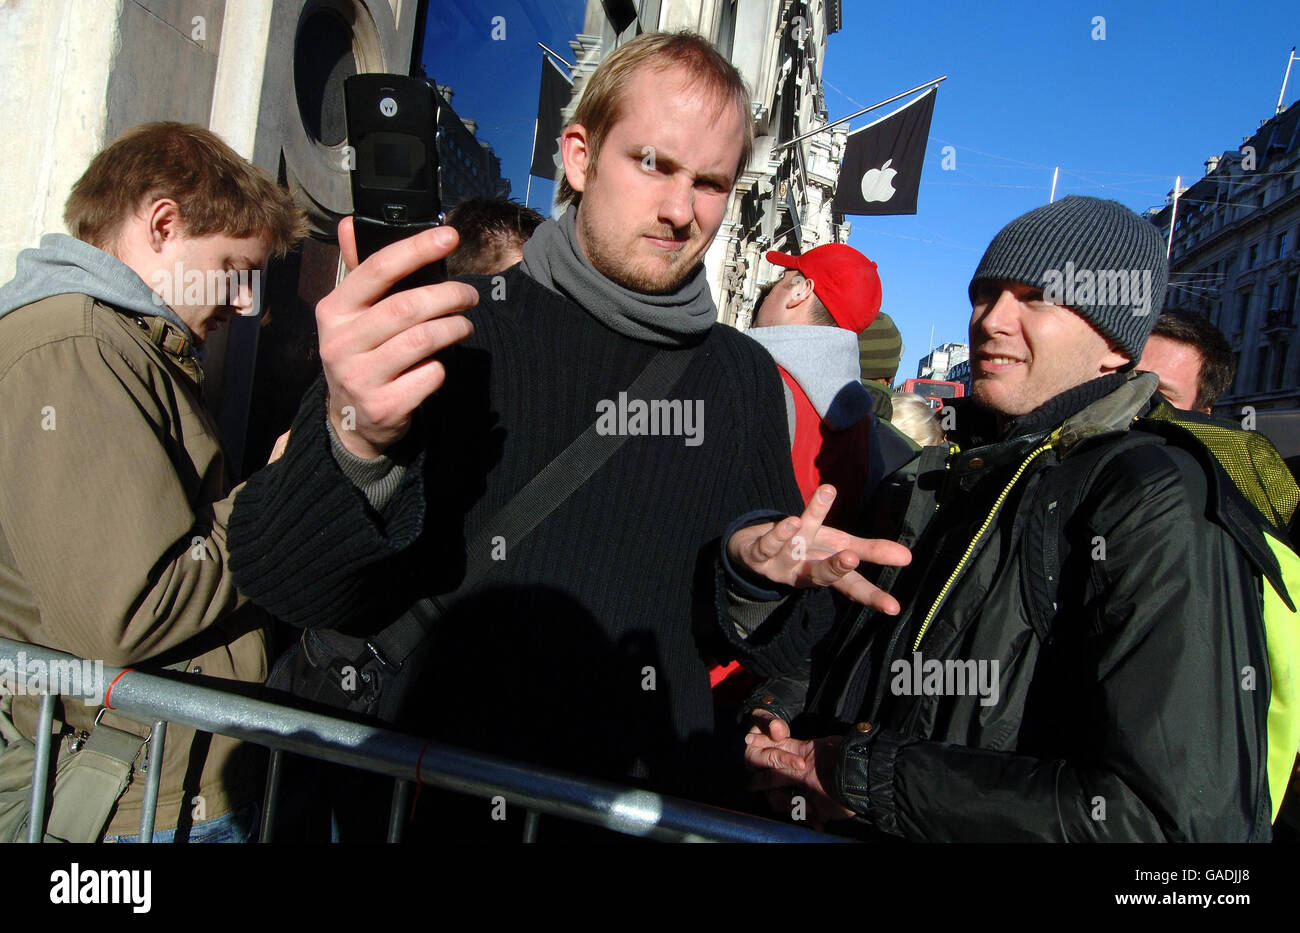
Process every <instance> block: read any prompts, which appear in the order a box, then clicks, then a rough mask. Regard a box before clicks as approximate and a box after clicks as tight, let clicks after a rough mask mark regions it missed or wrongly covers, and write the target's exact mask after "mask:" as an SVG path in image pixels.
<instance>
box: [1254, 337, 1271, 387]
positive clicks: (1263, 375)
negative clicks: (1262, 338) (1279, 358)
mask: <svg viewBox="0 0 1300 933" xmlns="http://www.w3.org/2000/svg"><path fill="white" fill-rule="evenodd" d="M1269 349H1270V348H1269V347H1268V345H1267V344H1265V345H1264V346H1262V347H1260V348H1259V355H1258V357H1257V358H1256V364H1255V391H1256V392H1267V391H1268V377H1269V365H1268V358H1269Z"/></svg>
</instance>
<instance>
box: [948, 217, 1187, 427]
mask: <svg viewBox="0 0 1300 933" xmlns="http://www.w3.org/2000/svg"><path fill="white" fill-rule="evenodd" d="M1164 253H1165V250H1164V243H1163V241H1162V240H1161V237H1160V233H1159V231H1158V230H1156V228H1155V226H1154V225H1152V224H1150V223H1148V222H1147V221H1145V220H1143V219H1142V218H1141V217H1139V216H1138V215H1137V214H1135V213H1133V211H1131V210H1129V209H1128V208H1127V207H1125V206H1124V205H1122V204H1119V203H1118V202H1116V201H1103V200H1100V199H1099V198H1085V197H1077V196H1074V195H1071V196H1069V197H1066V198H1063V199H1062V200H1060V201H1057V202H1055V203H1053V204H1045V205H1043V206H1042V207H1038V208H1035V209H1034V210H1032V211H1030V212H1029V213H1027V214H1022V215H1021V216H1019V217H1017V218H1016V219H1015V220H1013V221H1011V223H1009V224H1007V225H1006V226H1005V227H1003V228H1002V230H1001V231H999V232H998V235H997V236H995V237H994V238H993V242H992V243H990V244H989V247H988V249H987V250H986V251H985V252H984V258H983V259H981V260H980V264H979V266H978V267H977V268H976V270H975V274H974V276H972V278H971V282H970V290H969V292H970V300H971V323H970V347H971V378H972V387H973V390H974V395H975V397H976V399H978V400H979V401H980V402H981V403H982V404H983V405H984V406H985V407H987V408H991V409H993V410H995V411H997V412H998V413H1000V414H1002V415H1004V416H1018V415H1023V414H1026V413H1027V412H1030V411H1032V410H1033V409H1035V408H1037V407H1038V406H1039V405H1042V404H1043V403H1044V402H1046V401H1047V400H1048V399H1051V398H1053V397H1054V396H1056V395H1058V394H1060V393H1061V392H1063V391H1065V390H1066V389H1069V388H1070V387H1072V386H1075V385H1078V384H1080V383H1082V382H1087V381H1089V380H1092V379H1095V378H1097V377H1099V376H1102V375H1105V374H1106V373H1110V372H1127V371H1128V370H1130V369H1132V368H1133V365H1134V363H1135V362H1136V361H1137V360H1138V359H1139V358H1140V357H1141V356H1142V347H1143V346H1144V345H1145V344H1146V340H1147V335H1148V334H1150V333H1151V328H1152V327H1153V326H1154V325H1155V320H1156V317H1157V316H1158V315H1159V313H1160V308H1161V307H1162V306H1163V305H1164V298H1165V285H1166V283H1167V281H1168V277H1169V273H1168V266H1167V264H1166V262H1165V255H1164Z"/></svg>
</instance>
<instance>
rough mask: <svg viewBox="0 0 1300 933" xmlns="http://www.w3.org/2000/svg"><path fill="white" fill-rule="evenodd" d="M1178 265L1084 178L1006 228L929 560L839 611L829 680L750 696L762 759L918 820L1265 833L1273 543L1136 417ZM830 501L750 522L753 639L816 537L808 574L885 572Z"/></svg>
mask: <svg viewBox="0 0 1300 933" xmlns="http://www.w3.org/2000/svg"><path fill="white" fill-rule="evenodd" d="M1120 276H1122V277H1123V278H1122V281H1123V284H1124V285H1125V286H1126V287H1125V288H1124V289H1123V290H1122V291H1121V290H1120V289H1118V288H1116V287H1114V286H1115V283H1118V282H1120V281H1121V279H1120ZM1085 281H1086V282H1087V283H1088V285H1087V288H1086V289H1085V288H1084V287H1083V285H1082V283H1084V282H1085ZM1103 281H1104V282H1106V283H1107V284H1106V287H1105V288H1102V287H1101V285H1100V283H1101V282H1103ZM1165 282H1166V264H1165V256H1164V244H1163V241H1162V240H1161V238H1160V235H1159V231H1157V230H1156V229H1155V228H1154V227H1153V226H1151V225H1150V224H1149V223H1147V222H1146V221H1143V220H1142V219H1141V218H1139V217H1138V216H1137V215H1136V214H1134V213H1133V212H1132V211H1129V210H1128V209H1127V208H1125V207H1123V206H1122V205H1119V204H1117V203H1115V202H1113V201H1101V200H1097V199H1095V198H1079V197H1067V198H1065V199H1063V200H1061V201H1058V202H1056V203H1054V204H1050V205H1045V206H1043V207H1040V208H1037V209H1035V210H1033V211H1031V212H1029V213H1028V214H1025V215H1023V216H1022V217H1019V218H1017V219H1016V220H1014V221H1012V222H1011V223H1010V224H1008V225H1007V226H1006V227H1005V228H1003V230H1002V231H1001V232H1000V233H999V234H998V235H997V236H996V237H995V238H994V240H993V242H992V243H991V244H990V246H989V248H988V250H987V252H986V253H985V255H984V257H983V259H982V260H981V262H980V265H979V267H978V268H977V269H976V270H975V275H974V276H973V278H972V280H971V284H970V297H971V304H972V312H971V323H970V339H971V364H972V373H973V380H974V392H973V396H972V398H971V399H968V400H966V399H963V400H960V401H961V402H968V404H964V405H961V404H959V405H957V406H954V411H955V415H956V417H955V424H954V425H953V427H952V429H951V430H950V431H949V432H948V437H949V440H950V441H955V442H956V443H955V444H948V445H945V446H940V447H932V448H927V451H926V453H927V454H928V455H929V456H923V457H922V459H921V461H920V464H919V466H918V470H917V472H918V480H917V482H915V483H914V484H913V486H912V490H911V492H912V499H911V500H910V504H911V505H915V504H919V506H920V507H919V508H916V509H909V511H908V519H907V520H906V521H905V522H904V527H903V535H902V543H904V544H906V545H907V546H909V547H911V549H912V553H913V560H912V564H911V566H909V567H908V568H907V569H905V570H904V571H903V572H902V573H901V574H899V575H898V576H897V579H896V580H886V579H884V577H882V576H877V577H876V578H875V582H876V583H878V584H880V585H882V586H885V587H886V588H888V589H889V590H890V592H891V594H892V596H893V597H894V598H895V599H896V600H897V603H898V608H897V609H896V610H895V613H894V616H895V617H894V618H889V617H888V616H886V615H885V614H884V613H876V614H874V615H871V614H869V613H867V612H865V611H862V612H859V613H855V614H853V615H851V616H849V617H848V618H846V619H845V620H844V621H845V624H844V625H842V626H841V627H840V628H839V629H838V631H837V637H836V639H835V640H834V642H833V644H831V645H829V646H827V649H826V650H825V652H824V654H822V655H820V656H818V657H817V658H815V660H816V662H817V665H816V670H815V671H814V673H813V676H812V678H811V681H812V692H811V694H810V695H808V696H801V695H800V690H799V688H800V687H801V686H802V684H803V683H806V682H807V681H806V678H805V679H802V682H801V678H791V677H787V678H785V679H784V680H783V679H781V678H777V679H776V680H775V681H774V682H773V684H772V686H771V688H770V689H769V690H767V691H766V692H764V693H761V694H759V695H758V696H757V697H756V698H755V701H754V702H755V704H756V707H757V709H758V710H761V711H763V712H758V713H756V718H757V719H759V724H758V725H756V726H755V727H754V729H753V730H752V731H751V733H750V735H749V736H748V737H747V742H748V749H747V758H748V760H749V761H750V763H751V764H752V765H753V766H755V767H757V768H760V769H761V773H762V774H763V775H764V776H765V778H766V780H767V781H768V783H769V785H770V786H771V787H772V788H773V792H774V793H784V794H785V795H786V802H787V803H788V802H789V801H790V800H791V799H793V798H792V797H791V796H790V795H791V792H792V791H793V793H795V794H799V795H801V796H803V797H804V804H805V805H806V807H807V809H808V815H809V816H810V817H815V818H817V819H818V820H843V819H847V818H852V819H853V820H854V823H853V824H840V825H842V826H844V828H845V830H846V831H849V832H853V833H856V834H863V835H868V836H872V835H878V834H883V835H886V836H895V837H903V838H906V839H912V840H928V841H1030V840H1039V841H1090V840H1092V841H1103V840H1109V841H1139V840H1169V841H1199V840H1213V841H1249V840H1267V839H1268V838H1269V836H1270V822H1271V821H1270V792H1269V787H1268V783H1267V777H1268V775H1267V774H1266V767H1265V761H1266V754H1267V752H1266V745H1267V738H1266V719H1267V718H1268V704H1269V686H1268V673H1267V672H1268V661H1267V658H1266V656H1265V646H1264V630H1263V625H1262V624H1261V612H1262V608H1261V607H1262V597H1261V589H1260V576H1259V573H1258V572H1257V569H1256V567H1255V566H1254V565H1253V564H1252V560H1254V559H1255V557H1254V556H1252V555H1254V553H1255V552H1254V551H1252V550H1251V549H1250V547H1249V546H1240V545H1239V542H1241V541H1243V540H1246V539H1243V538H1240V537H1238V524H1237V522H1236V521H1235V520H1233V518H1232V503H1231V502H1230V501H1227V498H1226V497H1229V496H1230V495H1231V494H1232V493H1233V492H1234V490H1233V488H1232V483H1231V482H1230V481H1228V480H1227V479H1226V477H1222V480H1223V481H1222V482H1215V476H1216V473H1215V468H1214V467H1213V465H1211V466H1210V468H1209V469H1208V470H1207V469H1206V468H1205V466H1204V463H1203V462H1202V461H1201V460H1200V459H1199V454H1198V453H1197V452H1196V451H1195V450H1194V449H1193V448H1192V447H1191V446H1183V445H1180V444H1178V443H1176V438H1175V437H1174V436H1173V435H1171V434H1162V433H1161V432H1159V431H1158V430H1155V428H1154V427H1153V426H1152V422H1151V421H1139V422H1137V423H1136V425H1135V422H1134V419H1135V418H1143V417H1145V416H1148V415H1150V414H1151V413H1152V412H1153V411H1155V412H1156V414H1155V418H1159V417H1160V414H1159V412H1160V411H1162V410H1164V409H1163V407H1162V406H1163V400H1162V399H1161V398H1160V396H1159V395H1158V394H1156V391H1155V390H1156V385H1157V381H1158V380H1157V379H1156V377H1155V375H1154V374H1151V373H1134V372H1132V370H1133V364H1134V362H1135V361H1137V360H1138V359H1140V358H1141V355H1142V348H1143V344H1144V343H1145V342H1146V339H1147V336H1148V334H1149V332H1150V330H1151V326H1152V324H1153V322H1154V321H1155V318H1156V315H1157V314H1158V312H1159V309H1160V307H1161V302H1162V299H1163V295H1164V291H1165ZM825 492H826V490H825V489H824V490H823V493H825ZM823 493H819V495H822V494H823ZM936 508H937V511H936ZM1250 508H1251V507H1250V506H1249V505H1245V506H1244V509H1245V510H1247V511H1248V510H1250ZM824 513H825V504H824V502H823V503H822V504H820V505H818V504H817V503H816V502H815V503H814V506H810V509H809V511H808V512H805V514H804V515H803V516H802V517H801V518H785V519H781V520H779V521H777V522H776V524H772V523H771V522H770V521H769V522H766V523H762V524H754V525H752V526H750V527H748V528H744V529H742V530H741V531H738V532H736V533H735V534H734V535H733V536H732V538H731V540H730V544H729V548H728V554H727V556H728V559H729V562H730V564H731V568H732V571H731V572H732V575H733V579H732V582H731V589H732V590H733V591H734V595H735V596H738V597H748V600H749V602H748V603H747V604H745V603H739V602H738V603H737V605H740V606H744V607H745V608H746V612H748V613H749V624H748V625H744V624H743V620H742V619H741V618H739V614H738V613H737V612H736V611H734V610H733V611H732V613H730V614H731V615H732V616H736V618H735V620H734V621H732V620H730V619H729V620H728V621H727V625H726V626H725V630H726V632H727V634H728V635H729V636H730V637H732V639H733V643H734V644H735V646H736V648H737V651H738V653H739V654H740V656H741V657H742V659H746V658H749V657H750V656H751V655H753V656H756V657H757V664H758V665H760V666H761V662H762V658H763V656H764V655H767V654H770V653H772V652H773V651H774V650H779V647H780V642H781V640H782V638H783V637H784V634H785V633H784V632H782V631H780V630H779V629H778V630H776V631H773V630H771V629H772V627H771V626H766V625H765V624H764V623H763V622H762V620H761V618H759V617H757V616H755V615H754V614H753V612H752V610H753V606H754V604H755V602H756V601H759V600H763V599H768V600H772V601H775V600H776V599H778V598H779V597H780V596H781V595H782V594H781V593H780V592H777V591H772V590H771V588H770V584H768V585H767V589H768V590H769V592H763V587H762V586H759V585H756V584H761V583H762V581H763V580H764V579H768V580H775V581H778V582H781V583H796V584H797V583H799V582H800V578H801V577H807V576H809V574H810V573H812V571H811V570H810V569H809V568H808V567H807V566H800V565H799V562H797V561H795V560H794V558H795V557H796V556H802V555H795V554H793V553H792V551H793V549H792V548H790V547H789V546H787V543H788V542H791V541H793V540H794V539H795V536H796V535H800V536H803V537H804V538H805V539H806V541H805V543H804V546H803V547H802V548H800V550H801V552H803V554H806V558H805V559H804V560H803V561H802V563H803V564H804V565H807V564H809V563H818V564H824V565H826V566H825V568H824V570H823V572H822V576H821V577H820V578H818V577H816V576H815V575H814V579H818V580H819V582H822V581H825V580H827V578H833V579H834V581H835V583H836V586H837V588H839V589H841V591H842V592H843V591H845V590H846V589H847V590H848V591H850V595H851V594H852V593H851V591H852V590H853V589H854V588H855V587H866V586H867V584H866V580H865V579H862V578H860V577H858V574H857V571H856V569H855V568H856V567H857V566H858V557H857V555H856V554H855V553H854V551H855V549H856V547H857V543H856V540H857V539H852V538H849V537H848V536H847V535H843V534H840V533H838V532H829V533H828V532H822V531H819V529H818V525H819V517H820V515H823V514H824ZM1240 514H1246V513H1245V512H1241V513H1240ZM777 518H778V519H779V518H780V517H779V516H777ZM738 524H739V523H738ZM1265 554H1267V549H1266V548H1265ZM738 573H745V574H747V576H748V579H747V580H746V579H742V578H741V577H739V576H738ZM884 576H885V577H887V576H888V574H886V575H884ZM855 577H858V578H857V579H854V578H855ZM891 608H892V607H891ZM756 621H757V622H758V623H759V624H757V625H755V624H754V622H756ZM738 623H741V631H739V632H738V631H737V624H738ZM787 627H788V626H787ZM748 630H752V633H751V635H750V636H749V637H742V633H743V632H745V631H748ZM805 710H806V711H808V712H810V713H812V714H813V715H814V717H815V721H813V722H810V723H808V725H807V727H806V729H807V731H803V732H802V733H799V735H798V737H792V736H791V733H790V728H789V726H788V725H787V721H788V720H790V719H792V718H793V717H795V716H796V715H798V714H800V713H801V712H803V711H805ZM805 722H807V719H805ZM795 728H796V730H797V731H798V730H800V729H801V728H804V727H803V726H802V725H801V724H799V723H796V726H795Z"/></svg>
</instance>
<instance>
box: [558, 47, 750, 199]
mask: <svg viewBox="0 0 1300 933" xmlns="http://www.w3.org/2000/svg"><path fill="white" fill-rule="evenodd" d="M642 67H649V68H654V69H655V70H657V71H661V72H662V71H667V70H668V69H670V68H681V69H683V70H684V71H687V72H689V73H690V75H691V78H690V83H691V84H692V85H695V86H703V87H704V88H706V89H708V90H709V91H710V92H711V93H712V94H713V95H714V97H715V99H717V100H718V102H719V103H720V104H721V103H724V102H726V101H727V100H728V99H730V100H732V101H734V102H735V104H736V107H737V108H739V110H740V113H741V115H742V119H743V120H744V124H745V139H744V145H743V147H742V149H741V152H740V161H739V163H737V165H736V173H735V175H733V176H732V181H733V182H734V181H735V179H736V178H737V177H739V175H740V172H741V170H743V169H744V167H745V166H746V165H748V164H749V157H750V156H751V155H752V154H753V151H754V117H753V114H752V113H750V110H749V91H748V90H747V89H746V88H745V81H744V79H743V78H741V76H740V72H739V71H737V70H736V67H735V66H734V65H732V64H731V62H729V61H727V60H726V59H725V58H723V57H722V53H721V52H719V51H718V50H717V49H715V48H714V47H713V46H712V45H710V44H709V42H708V40H707V39H705V38H704V37H703V36H698V35H696V34H695V33H692V32H647V33H644V34H642V35H639V36H637V37H636V38H635V39H633V40H632V41H631V42H628V43H627V44H626V45H621V46H619V47H618V48H617V49H615V50H614V51H613V52H611V53H610V55H609V57H608V58H606V59H605V60H604V61H603V62H601V63H600V67H599V68H597V69H596V71H595V72H594V73H593V74H592V76H591V77H590V78H588V79H587V84H586V86H585V87H584V89H583V92H582V97H581V98H580V99H579V101H578V109H577V110H576V111H574V114H573V122H574V123H578V124H581V125H582V126H583V127H585V128H586V130H587V146H588V150H589V154H588V158H587V166H588V168H587V174H588V175H591V176H593V177H594V176H595V172H596V158H597V156H598V155H599V154H600V145H601V143H603V142H604V141H605V136H606V135H608V133H609V132H610V130H612V129H613V128H614V124H616V123H617V122H618V121H619V119H620V118H621V117H622V116H623V107H624V105H625V104H626V97H627V85H628V82H629V81H631V79H632V75H633V74H634V73H635V72H636V70H637V69H638V68H642ZM578 197H579V193H578V192H577V191H574V190H573V187H572V186H571V185H570V184H569V180H568V178H567V177H565V176H564V174H561V175H560V186H559V188H558V189H557V192H556V197H555V200H556V202H557V203H558V204H561V205H565V204H570V203H573V202H574V201H576V200H577V199H578Z"/></svg>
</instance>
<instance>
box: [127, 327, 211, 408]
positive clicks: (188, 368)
mask: <svg viewBox="0 0 1300 933" xmlns="http://www.w3.org/2000/svg"><path fill="white" fill-rule="evenodd" d="M131 319H132V320H133V321H135V323H136V326H137V327H139V328H140V330H141V331H143V332H144V335H145V339H146V340H148V341H149V343H151V344H153V345H154V346H155V347H157V348H158V349H159V350H161V351H162V353H163V355H164V356H166V357H167V358H168V359H170V360H171V361H172V362H173V363H175V364H176V365H177V366H178V367H179V368H180V370H181V371H182V372H183V373H185V375H187V376H189V378H190V381H191V382H193V383H194V387H195V388H196V389H197V390H199V391H200V392H202V389H203V367H202V366H200V365H199V361H198V359H196V358H195V356H194V343H193V341H191V340H190V338H189V335H188V334H185V333H183V332H182V331H181V329H180V328H179V327H177V326H176V325H175V324H173V323H171V322H170V321H168V320H166V319H164V318H161V317H140V316H136V315H132V317H131Z"/></svg>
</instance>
